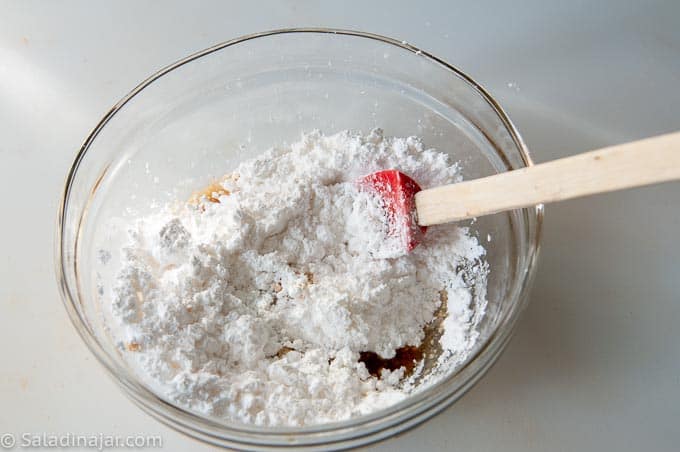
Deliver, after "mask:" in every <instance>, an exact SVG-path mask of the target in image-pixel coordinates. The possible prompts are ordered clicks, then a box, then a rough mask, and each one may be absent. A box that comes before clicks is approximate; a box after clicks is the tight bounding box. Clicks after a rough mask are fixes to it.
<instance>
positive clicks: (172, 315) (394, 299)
mask: <svg viewBox="0 0 680 452" xmlns="http://www.w3.org/2000/svg"><path fill="white" fill-rule="evenodd" d="M388 168H396V169H399V170H401V171H403V172H405V173H406V174H409V175H410V176H411V177H413V178H414V179H415V180H417V181H418V182H419V183H420V184H421V186H422V187H423V188H428V187H431V186H435V185H440V184H445V183H451V182H456V181H459V180H460V176H459V170H458V167H457V165H455V164H452V163H451V162H449V160H448V158H447V156H446V155H445V154H443V153H440V152H437V151H435V150H425V149H424V148H423V146H422V144H421V142H420V141H419V140H418V139H416V138H412V137H410V138H385V137H383V135H382V132H381V131H380V130H374V131H373V132H371V133H370V134H369V135H366V136H364V135H360V134H352V133H350V132H341V133H339V134H336V135H333V136H324V135H322V134H320V133H318V132H314V133H311V134H307V135H304V136H303V137H302V140H301V141H300V142H298V143H295V144H293V145H292V146H289V147H283V148H281V149H273V150H270V151H268V152H265V153H264V154H262V155H260V156H259V157H258V158H256V159H253V160H250V161H247V162H244V163H242V164H241V165H240V166H239V167H238V168H237V169H236V170H235V171H234V173H233V174H231V175H229V176H227V177H225V179H224V180H223V181H221V183H220V185H219V186H213V187H216V188H214V190H213V191H211V192H209V193H208V194H206V195H205V196H203V197H202V198H201V199H200V200H198V202H189V203H182V205H179V206H178V205H172V206H166V207H165V208H164V209H163V210H162V211H161V212H160V213H154V214H150V215H149V216H146V217H143V218H139V219H138V220H137V221H136V222H135V223H134V224H133V225H131V226H130V229H129V243H127V244H126V246H125V247H124V250H123V253H122V254H123V262H122V270H121V271H120V273H119V275H118V277H117V280H116V282H115V286H114V288H113V291H112V292H111V293H112V294H113V300H106V303H105V305H106V306H107V307H110V309H111V314H112V317H113V320H114V321H115V323H116V325H113V326H112V328H111V331H112V334H113V335H114V338H115V340H116V342H117V343H118V344H119V346H120V349H121V352H122V353H124V354H125V356H126V358H128V359H129V360H130V362H131V363H133V364H134V366H136V367H137V368H138V370H139V371H140V372H142V373H143V374H144V378H145V379H146V381H148V382H149V383H151V384H152V385H153V386H154V387H155V388H156V390H157V391H159V392H160V393H161V394H162V395H163V396H164V397H166V398H168V399H169V400H171V401H173V402H175V403H177V404H179V405H181V406H184V407H187V408H189V409H192V410H195V411H198V412H200V413H205V414H210V415H213V416H218V417H221V418H225V419H228V420H232V421H236V422H244V423H254V424H257V425H289V426H299V425H310V424H319V423H326V422H333V421H338V420H344V419H348V418H350V417H353V416H358V415H361V414H366V413H369V412H372V411H375V410H378V409H380V408H384V407H386V406H388V405H390V404H393V403H396V402H398V401H400V400H402V399H404V398H405V397H407V396H408V395H409V394H410V393H412V392H413V391H416V390H418V388H419V385H418V384H417V383H418V382H419V379H421V378H422V377H423V375H420V371H421V370H422V368H423V365H422V363H421V365H420V366H419V367H418V368H416V371H415V373H414V374H412V375H410V376H405V369H404V368H403V367H402V368H401V369H398V370H393V371H390V370H386V369H385V370H383V371H382V375H380V376H374V375H371V374H369V371H368V369H367V368H366V366H365V364H364V363H363V362H361V361H360V359H359V358H360V353H361V352H367V351H370V352H375V353H377V354H378V355H380V356H381V357H382V358H385V359H387V358H392V357H394V355H395V352H396V350H397V349H399V348H401V347H404V346H419V345H420V344H421V342H422V341H423V339H424V335H425V333H424V329H425V327H426V326H427V325H428V324H430V322H431V321H432V320H433V318H434V316H435V314H436V313H438V312H439V313H441V312H442V311H443V312H444V314H445V315H446V317H445V318H444V320H443V322H441V324H442V328H443V329H444V331H443V334H442V335H441V338H440V339H438V347H439V348H440V349H441V353H440V356H439V366H440V367H441V366H448V367H449V368H453V367H454V366H455V365H456V364H459V363H460V362H461V361H462V360H464V359H465V358H466V356H467V354H468V353H469V351H470V350H471V348H472V347H473V346H474V344H475V341H476V339H477V332H476V323H477V322H478V321H479V319H480V318H481V317H482V316H483V313H484V307H485V304H486V301H485V299H484V292H485V290H484V289H485V284H486V282H485V281H486V279H485V278H486V272H487V266H486V264H485V263H484V262H483V256H484V249H483V248H482V247H481V246H480V245H479V244H478V242H477V240H476V239H475V238H474V237H471V236H469V235H468V232H467V230H466V229H464V228H460V227H457V226H455V225H445V226H436V227H431V228H430V229H429V231H428V233H427V235H426V236H425V239H424V241H423V242H422V244H421V245H419V246H418V247H417V248H416V249H415V250H413V251H412V252H411V253H408V254H406V253H405V252H404V251H403V250H402V248H401V247H400V245H399V243H398V242H395V241H394V240H391V239H390V238H389V236H388V234H387V232H388V230H387V224H386V217H385V211H384V209H383V207H382V206H381V205H380V203H379V201H378V200H377V199H376V198H375V197H374V196H373V195H371V194H370V193H367V192H365V191H360V190H359V189H358V188H357V184H356V183H355V181H356V180H357V178H359V177H361V176H364V175H366V174H368V173H371V172H374V171H378V170H382V169H388ZM442 300H445V301H446V306H445V308H446V309H443V308H442V309H441V310H440V307H441V305H442ZM438 310H439V311H438ZM449 370H450V369H449Z"/></svg>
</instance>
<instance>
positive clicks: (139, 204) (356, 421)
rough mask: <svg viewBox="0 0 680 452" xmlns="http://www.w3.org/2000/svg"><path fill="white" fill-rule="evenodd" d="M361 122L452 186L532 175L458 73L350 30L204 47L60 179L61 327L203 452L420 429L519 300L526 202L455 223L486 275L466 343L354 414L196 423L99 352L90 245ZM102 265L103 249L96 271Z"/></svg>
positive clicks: (486, 351) (532, 224)
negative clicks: (314, 422) (453, 180)
mask: <svg viewBox="0 0 680 452" xmlns="http://www.w3.org/2000/svg"><path fill="white" fill-rule="evenodd" d="M374 127H381V128H382V129H383V130H384V132H385V134H386V135H394V136H408V135H417V136H420V137H422V139H423V141H424V143H425V145H426V146H428V147H434V148H437V149H438V150H440V151H444V152H448V153H450V154H451V155H452V157H453V159H454V160H456V161H460V163H461V166H462V171H463V175H464V177H465V178H466V179H472V178H477V177H482V176H487V175H491V174H495V173H499V172H503V171H508V170H512V169H517V168H522V167H525V166H529V165H531V164H532V163H531V159H530V157H529V154H528V151H527V148H526V146H525V145H524V143H523V141H522V139H521V137H520V136H519V134H518V132H517V130H516V129H515V127H514V125H513V124H512V123H511V122H510V120H509V119H508V117H507V115H506V114H505V113H504V112H503V110H502V109H501V107H500V106H499V105H498V104H497V103H496V101H495V100H494V99H493V98H492V97H491V96H490V95H489V94H488V93H487V92H486V91H484V89H482V88H481V87H480V86H479V85H478V84H477V83H476V82H474V81H473V80H472V79H471V78H470V77H468V76H467V75H465V74H463V73H462V72H461V71H459V70H458V69H456V68H454V67H452V66H451V65H449V64H447V63H446V62H444V61H442V60H441V59H439V58H437V57H435V56H433V55H430V54H428V53H427V52H424V51H422V50H419V49H418V48H416V47H414V46H412V45H410V44H408V43H406V42H399V41H396V40H394V39H390V38H386V37H382V36H377V35H373V34H368V33H360V32H355V31H346V30H328V29H292V30H277V31H270V32H264V33H258V34H255V35H249V36H244V37H242V38H238V39H235V40H232V41H228V42H225V43H223V44H219V45H216V46H214V47H211V48H209V49H206V50H204V51H201V52H199V53H196V54H194V55H191V56H189V57H187V58H185V59H183V60H181V61H178V62H177V63H175V64H173V65H171V66H168V67H166V68H164V69H162V70H161V71H159V72H157V73H156V74H154V75H152V76H151V77H149V78H148V79H147V80H145V81H144V82H142V83H141V84H140V85H139V86H138V87H137V88H135V89H134V90H133V91H132V92H131V93H130V94H128V95H127V96H125V97H124V98H123V99H122V100H121V101H120V102H119V103H118V104H116V105H115V106H114V107H113V108H112V109H111V111H109V112H108V113H107V114H106V116H104V118H103V119H102V120H101V121H100V122H99V124H98V125H97V126H96V127H95V128H94V130H93V131H92V133H91V134H90V136H89V137H88V138H87V139H86V140H85V143H84V144H83V146H82V148H81V149H80V152H79V153H78V155H77V157H76V159H75V162H74V163H73V166H72V168H71V170H70V172H69V174H68V177H67V180H66V186H65V188H64V193H63V199H62V203H61V206H60V211H59V218H58V229H57V272H58V278H59V282H60V287H61V291H62V296H63V299H64V303H65V305H66V309H67V310H68V313H69V315H70V317H71V320H72V321H73V323H74V325H75V327H76V329H77V330H78V332H79V333H80V335H81V336H82V338H83V340H84V341H85V342H86V344H87V345H88V346H89V348H90V349H91V350H92V352H93V353H94V355H95V356H96V357H97V358H98V359H99V361H100V362H101V363H102V364H103V365H104V367H106V369H107V370H108V371H109V373H110V374H111V375H112V376H113V378H114V379H115V380H116V381H117V382H118V383H119V384H120V386H121V387H122V388H123V390H124V392H125V393H126V394H127V395H128V396H130V397H131V398H132V399H133V400H134V401H135V402H136V403H137V404H138V405H139V406H140V407H142V408H143V409H144V410H145V411H147V412H148V413H150V414H151V415H153V416H154V417H155V418H157V419H158V420H160V421H161V422H163V423H165V424H167V425H169V426H171V427H172V428H175V429H177V430H180V431H183V432H185V433H187V434H189V435H191V436H194V437H196V438H199V439H202V440H204V441H207V442H210V443H213V444H216V445H222V446H229V447H236V448H239V449H263V448H269V447H275V446H293V447H296V448H303V447H307V448H319V449H320V448H324V449H327V448H342V447H349V446H357V445H362V444H367V443H370V442H373V441H377V440H380V439H383V438H386V437H389V436H391V435H394V434H396V433H398V432H401V431H403V430H406V429H408V428H410V427H413V426H415V425H417V424H419V423H421V422H423V421H424V420H426V419H428V418H429V417H431V416H433V415H434V414H436V413H438V412H440V411H441V410H442V409H444V408H445V407H446V406H448V405H450V404H451V403H453V402H454V401H456V400H457V399H458V398H460V397H461V396H462V395H463V394H464V393H465V391H467V390H468V389H469V388H470V387H471V386H472V385H473V384H474V383H475V382H476V381H477V380H478V379H479V378H480V377H481V376H482V375H483V374H484V373H485V372H486V370H487V369H488V368H489V367H490V366H491V365H492V364H493V362H494V361H495V360H496V359H497V357H498V356H499V354H500V352H501V351H502V350H503V348H504V346H505V345H506V343H507V341H508V339H509V338H510V336H511V333H512V330H513V327H514V326H515V324H516V322H517V318H518V315H519V313H520V311H521V310H522V308H523V307H524V306H525V304H526V298H527V292H528V290H529V286H530V284H531V280H532V275H533V273H534V268H535V263H536V257H537V254H538V245H539V237H540V228H541V221H542V215H543V212H542V207H541V206H537V207H534V208H530V209H520V210H515V211H512V212H507V213H502V214H497V215H492V216H488V217H484V218H480V219H479V220H478V221H476V222H472V223H470V226H471V231H472V233H474V234H476V235H478V237H480V240H481V241H482V243H484V244H485V246H486V247H487V249H488V254H487V260H488V263H489V266H490V274H489V280H488V292H487V298H488V306H487V313H486V316H485V318H484V320H483V321H482V322H481V324H480V326H479V330H480V337H479V341H478V344H477V347H476V348H475V349H474V351H473V353H471V355H470V356H469V358H468V359H467V361H466V362H465V363H464V364H463V365H462V366H461V367H459V368H457V369H455V370H454V371H452V372H451V373H450V374H449V375H446V376H445V378H443V379H442V380H440V381H439V382H438V383H436V384H434V385H433V386H431V387H428V388H427V389H425V390H423V391H421V392H418V393H416V394H414V395H413V396H410V397H409V398H407V399H406V400H404V401H403V402H401V403H398V404H396V405H393V406H391V407H389V408H387V409H384V410H381V411H377V412H375V413H373V414H370V415H367V416H362V417H357V418H353V419H351V420H348V421H345V422H339V423H333V424H324V425H318V426H312V427H305V428H261V427H255V426H252V425H242V424H234V423H229V422H225V421H224V420H221V419H217V418H209V417H206V416H202V415H198V414H196V413H193V412H190V411H188V410H185V409H183V408H180V407H178V406H175V405H173V404H172V403H170V402H168V401H167V400H165V399H164V398H163V397H162V396H161V395H159V394H156V393H154V392H153V391H152V390H151V389H150V388H149V387H148V386H147V385H145V384H144V383H143V382H142V380H141V379H140V378H139V377H138V376H137V375H136V374H135V372H134V371H133V370H132V369H131V368H130V367H129V366H128V365H127V364H126V362H125V360H124V359H123V357H122V356H121V355H120V354H119V352H118V351H117V349H116V347H115V346H114V344H113V343H112V341H111V338H110V336H109V334H108V333H107V330H106V323H107V322H106V315H105V314H104V313H103V311H102V310H101V309H100V307H101V304H100V300H99V298H98V289H99V286H100V285H101V284H105V283H106V281H108V280H110V278H112V275H113V272H115V265H108V266H106V267H103V266H101V265H100V264H99V260H98V259H101V255H99V256H98V250H99V249H100V246H101V244H104V243H105V244H106V245H108V246H106V248H108V249H115V248H116V246H115V245H116V243H117V240H119V239H118V238H117V231H120V230H121V229H125V228H124V223H125V221H129V220H131V219H132V218H134V217H136V216H138V215H140V213H143V212H147V211H149V210H153V209H154V208H157V206H159V205H161V204H163V203H164V202H166V201H171V200H175V199H186V198H188V197H189V195H190V194H191V192H192V191H193V190H195V189H197V188H200V187H202V186H205V185H207V184H208V183H209V182H210V180H211V178H215V177H219V176H221V175H223V174H225V173H227V172H229V171H230V170H232V169H234V168H235V166H236V165H237V164H238V163H239V162H240V161H242V160H244V159H249V158H252V157H253V156H255V155H256V154H257V153H259V152H262V151H263V150H265V149H267V148H269V147H271V146H274V145H277V144H281V143H284V142H288V143H290V142H294V141H296V140H297V139H298V138H299V137H300V134H301V132H303V131H310V130H313V129H320V130H322V131H324V132H325V133H327V134H331V133H334V132H337V131H340V130H344V129H353V130H362V131H364V132H367V131H369V130H370V129H372V128H374ZM487 236H488V237H491V241H490V242H488V243H487ZM116 260H117V256H116V255H115V254H114V255H113V256H112V259H110V261H111V262H112V263H115V262H116ZM109 267H110V268H109ZM107 268H108V270H107Z"/></svg>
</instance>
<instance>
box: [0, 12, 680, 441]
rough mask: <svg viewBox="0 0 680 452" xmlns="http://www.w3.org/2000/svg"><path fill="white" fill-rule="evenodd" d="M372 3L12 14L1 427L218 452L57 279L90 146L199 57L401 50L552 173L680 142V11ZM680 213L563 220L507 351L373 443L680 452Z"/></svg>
mask: <svg viewBox="0 0 680 452" xmlns="http://www.w3.org/2000/svg"><path fill="white" fill-rule="evenodd" d="M363 3H364V2H333V3H330V2H325V3H324V4H323V6H320V5H319V4H316V3H314V2H306V1H295V2H293V1H286V2H280V3H267V4H263V3H261V2H244V3H241V4H236V3H231V2H224V3H221V2H219V3H212V2H186V3H175V2H137V1H134V2H133V1H127V2H110V3H106V4H104V3H96V4H95V3H93V2H86V1H83V2H73V1H71V2H42V3H41V2H30V1H22V2H9V1H5V2H2V3H0V138H1V140H0V197H1V198H0V201H1V202H2V204H3V214H2V218H1V220H0V233H1V234H0V250H2V254H1V255H0V307H1V309H2V312H1V314H0V356H1V357H2V367H0V369H1V370H0V433H3V432H12V433H14V434H20V433H22V432H36V433H38V432H48V433H67V432H72V433H86V434H92V433H100V432H101V433H104V434H123V435H126V434H137V433H141V434H160V435H162V436H163V438H164V441H165V446H166V447H165V449H166V450H192V449H193V450H205V449H207V446H203V445H201V444H199V443H197V442H195V441H193V440H191V439H188V438H186V437H184V436H182V435H180V434H178V433H175V432H172V431H170V430H169V429H167V428H166V427H164V426H162V425H160V424H158V423H157V422H156V421H154V420H152V419H151V418H149V417H148V416H146V415H145V414H143V413H142V412H141V411H139V410H138V409H137V408H136V407H135V406H134V405H133V404H132V403H131V402H129V401H128V400H127V399H126V398H125V397H124V396H123V395H122V393H121V392H120V391H119V390H118V389H117V387H116V386H115V384H114V383H113V382H112V381H111V380H110V379H109V378H108V377H107V375H106V374H105V373H104V371H103V369H102V368H100V366H99V364H98V363H96V362H95V360H94V358H93V357H91V356H90V354H89V352H88V351H87V350H86V348H85V346H84V345H83V344H82V343H81V340H80V339H79V338H78V337H77V335H76V333H75V331H74V329H73V328H72V326H71V324H70V322H69V321H68V319H67V316H66V314H65V311H64V309H63V307H62V305H61V301H60V299H59V295H58V292H57V288H56V282H55V277H54V270H53V235H54V222H55V216H56V210H57V202H58V198H59V195H60V191H61V184H62V182H63V179H64V177H65V175H66V172H67V170H68V168H69V166H70V163H71V160H72V158H73V156H74V154H75V152H76V150H77V149H78V147H79V145H80V143H81V141H82V140H83V139H84V137H85V136H86V135H87V133H88V132H89V130H90V129H91V128H92V127H93V126H94V125H95V124H96V122H97V121H98V119H99V118H100V117H101V116H102V115H103V114H104V113H105V112H106V111H107V110H108V108H109V107H110V106H111V105H113V104H114V103H115V102H116V101H117V100H118V99H119V98H120V97H122V96H123V95H124V94H125V93H126V92H127V91H128V90H129V89H130V88H132V87H133V86H135V85H136V84H137V83H138V82H139V81H140V80H142V79H143V78H145V77H146V76H147V75H149V74H150V73H152V72H154V71H155V70H157V69H159V68H160V67H162V66H164V65H166V64H168V63H170V62H172V61H174V60H176V59H178V58H180V57H183V56H185V55H187V54H188V53H191V52H194V51H196V50H200V49H202V48H204V47H207V46H209V45H212V44H214V43H217V42H220V41H224V40H226V39H230V38H233V37H236V36H238V35H241V34H245V33H250V32H255V31H260V30H264V29H271V28H279V27H286V26H304V25H307V26H333V27H343V28H354V29H362V30H366V31H372V32H375V33H380V34H385V35H389V36H392V37H395V38H399V39H404V40H407V41H409V42H411V43H413V44H415V45H418V46H420V47H422V48H424V49H426V50H429V51H431V52H433V53H434V54H436V55H438V56H440V57H442V58H444V59H445V60H447V61H449V62H451V63H452V64H454V65H456V66H458V67H460V68H461V69H463V70H464V71H466V72H468V73H469V74H471V75H472V76H473V77H474V78H476V79H477V80H478V81H480V82H481V83H482V84H483V85H485V86H486V87H487V88H488V89H489V90H490V91H491V93H492V94H494V95H496V96H497V98H499V99H500V101H501V103H502V104H503V105H504V106H505V107H507V110H508V111H509V113H510V116H511V117H512V118H513V119H514V120H515V122H516V123H517V125H518V127H519V129H520V131H521V132H522V133H523V135H524V137H525V138H526V141H527V142H528V144H529V147H530V148H531V149H532V151H533V155H534V157H535V160H537V161H539V162H540V161H546V160H549V159H554V158H557V157H560V156H566V155H570V154H574V153H578V152H582V151H586V150H588V149H590V148H594V147H596V146H601V145H606V144H614V143H618V142H623V141H626V140H630V139H636V138H642V137H644V136H650V135H653V134H656V133H661V132H669V131H672V130H677V129H680V2H677V1H667V2H662V1H639V2H629V1H626V2H624V1H611V2H597V1H572V2H562V1H559V2H542V1H534V2H522V1H513V2H507V3H504V2H498V4H493V3H489V2H469V1H466V2H459V3H457V4H456V3H453V2H451V3H449V2H413V1H404V2H379V3H376V2H370V5H368V6H366V5H362V4H363ZM366 3H368V2H366ZM678 152H680V150H679V151H678ZM679 203H680V184H679V183H672V184H666V185H663V186H657V187H650V188H643V189H639V190H636V191H629V192H624V193H615V194H609V195H602V196H598V197H595V198H590V199H584V200H577V201H571V202H566V203H563V204H560V205H555V206H549V207H548V209H547V215H546V223H545V234H544V242H543V243H544V247H543V254H542V259H541V264H540V267H539V271H538V276H537V280H536V286H535V289H534V291H533V295H532V301H531V305H530V307H529V308H528V310H527V311H526V313H525V315H524V317H523V319H522V320H521V322H520V325H519V328H518V333H517V335H516V337H515V338H514V340H513V341H512V342H511V344H510V346H509V347H508V349H507V351H506V352H505V354H504V355H503V356H502V357H501V359H500V360H499V362H498V363H497V365H496V366H495V367H494V368H493V369H492V370H491V371H490V372H489V374H488V375H487V376H486V377H485V378H484V379H483V380H482V381H481V382H480V383H479V384H478V385H477V386H476V387H474V388H473V389H472V390H471V391H470V392H469V393H468V394H467V395H466V396H465V397H464V398H463V399H462V400H461V401H460V402H458V403H457V404H456V405H454V406H453V407H452V408H450V409H448V410H447V411H445V412H444V413H443V414H441V415H439V416H438V417H436V418H435V419H433V420H431V421H429V422H428V423H426V424H425V425H423V426H421V427H419V428H418V429H416V430H414V431H411V432H409V433H407V434H405V435H403V436H401V437H399V438H397V439H392V440H391V441H389V442H386V443H382V444H380V445H379V446H377V449H379V450H404V451H406V450H414V449H417V450H451V449H456V450H475V451H480V450H500V449H502V450H505V451H534V450H535V451H538V450H565V451H566V450H616V451H627V450H630V451H633V450H647V449H649V450H678V447H680V446H678V444H680V290H679V289H680V264H679V262H680V241H679V240H678V231H680V209H679V208H678V205H679Z"/></svg>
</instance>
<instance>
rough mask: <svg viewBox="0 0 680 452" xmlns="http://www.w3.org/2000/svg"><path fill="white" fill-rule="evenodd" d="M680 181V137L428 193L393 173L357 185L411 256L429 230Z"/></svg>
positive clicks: (615, 148)
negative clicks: (379, 207)
mask: <svg viewBox="0 0 680 452" xmlns="http://www.w3.org/2000/svg"><path fill="white" fill-rule="evenodd" d="M677 179H680V132H676V133H670V134H667V135H660V136H658V137H653V138H647V139H644V140H640V141H633V142H631V143H625V144H620V145H617V146H611V147H607V148H602V149H598V150H595V151H591V152H587V153H585V154H580V155H576V156H573V157H567V158H564V159H560V160H554V161H552V162H548V163H542V164H540V165H535V166H531V167H527V168H522V169H519V170H515V171H508V172H505V173H501V174H497V175H495V176H489V177H484V178H481V179H475V180H471V181H468V182H462V183H459V184H451V185H443V186H441V187H435V188H430V189H427V190H421V189H420V186H419V185H418V184H417V183H416V182H415V181H414V180H413V179H411V178H410V177H409V176H407V175H406V174H404V173H401V172H399V171H397V170H395V169H391V170H385V171H379V172H377V173H373V174H369V175H368V176H365V177H363V178H361V179H360V180H359V184H360V185H361V186H362V187H365V188H367V189H369V190H372V191H373V192H374V193H376V195H377V196H379V197H380V198H382V202H383V205H384V206H385V209H386V210H387V213H388V218H389V234H390V235H394V236H397V237H400V238H402V240H403V243H404V247H405V249H406V250H408V251H411V250H412V249H413V248H415V247H416V246H417V245H418V243H419V242H420V240H421V239H422V236H423V234H424V233H425V231H426V228H425V226H430V225H435V224H442V223H448V222H451V221H457V220H464V219H468V218H474V217H479V216H482V215H488V214H492V213H498V212H502V211H505V210H512V209H517V208H521V207H528V206H533V205H536V204H543V203H549V202H555V201H562V200H565V199H572V198H577V197H580V196H587V195H592V194H596V193H604V192H608V191H614V190H622V189H625V188H632V187H638V186H642V185H649V184H654V183H658V182H665V181H670V180H677Z"/></svg>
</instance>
